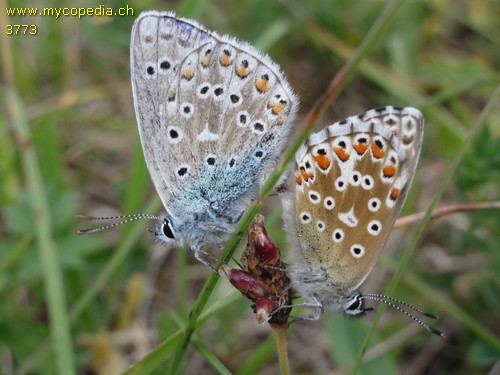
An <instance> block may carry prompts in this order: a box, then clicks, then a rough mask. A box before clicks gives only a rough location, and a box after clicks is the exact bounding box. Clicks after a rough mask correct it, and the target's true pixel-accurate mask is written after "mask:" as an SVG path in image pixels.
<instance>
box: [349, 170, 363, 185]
mask: <svg viewBox="0 0 500 375" xmlns="http://www.w3.org/2000/svg"><path fill="white" fill-rule="evenodd" d="M361 178H362V176H361V173H359V172H358V171H353V172H352V173H351V175H350V176H349V183H350V184H351V185H352V186H359V184H361Z"/></svg>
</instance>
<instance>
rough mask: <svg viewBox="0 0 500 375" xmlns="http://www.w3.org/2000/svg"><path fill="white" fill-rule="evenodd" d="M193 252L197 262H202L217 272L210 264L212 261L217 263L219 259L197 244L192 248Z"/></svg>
mask: <svg viewBox="0 0 500 375" xmlns="http://www.w3.org/2000/svg"><path fill="white" fill-rule="evenodd" d="M191 250H193V251H194V257H195V258H196V260H198V261H200V262H201V263H203V264H204V265H205V266H207V267H210V268H211V269H212V270H213V271H214V272H217V270H216V269H215V267H214V266H212V264H211V263H210V261H213V263H214V264H215V263H217V261H218V259H217V258H216V257H214V256H213V255H212V254H209V253H207V252H206V251H205V250H203V249H202V247H201V244H199V243H197V244H194V245H193V246H192V247H191Z"/></svg>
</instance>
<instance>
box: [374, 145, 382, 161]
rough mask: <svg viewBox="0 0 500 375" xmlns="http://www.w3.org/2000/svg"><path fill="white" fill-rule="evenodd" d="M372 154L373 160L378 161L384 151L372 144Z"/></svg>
mask: <svg viewBox="0 0 500 375" xmlns="http://www.w3.org/2000/svg"><path fill="white" fill-rule="evenodd" d="M372 154H373V156H374V157H375V158H377V159H380V158H381V157H383V156H384V150H382V149H381V148H380V147H379V146H377V145H376V144H375V143H372Z"/></svg>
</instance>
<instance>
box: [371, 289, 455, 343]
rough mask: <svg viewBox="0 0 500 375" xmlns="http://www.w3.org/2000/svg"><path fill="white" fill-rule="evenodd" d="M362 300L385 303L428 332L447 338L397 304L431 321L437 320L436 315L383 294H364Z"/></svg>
mask: <svg viewBox="0 0 500 375" xmlns="http://www.w3.org/2000/svg"><path fill="white" fill-rule="evenodd" d="M361 298H362V299H371V300H374V301H378V302H381V303H385V304H386V305H387V306H390V307H392V308H393V309H395V310H397V311H399V312H401V313H403V314H405V315H406V316H407V317H409V318H410V319H413V320H414V321H415V322H417V323H418V324H420V325H421V326H422V327H424V328H425V329H426V330H427V331H429V332H432V333H434V334H435V335H438V336H440V337H445V336H444V333H443V332H441V331H439V330H437V329H435V328H433V327H431V326H430V325H428V324H427V323H425V322H424V321H422V320H421V319H419V318H418V317H417V316H415V315H414V314H412V313H411V312H409V311H407V310H405V309H403V308H402V307H401V306H398V305H397V304H399V305H402V306H405V307H407V308H408V309H410V310H413V311H415V312H417V313H419V314H421V315H423V316H426V317H427V318H431V319H437V318H438V317H437V316H436V315H434V314H431V313H429V312H425V311H422V310H421V309H419V308H417V307H415V306H412V305H410V304H409V303H406V302H404V301H401V300H399V299H397V298H393V297H389V296H385V295H383V294H373V293H369V294H363V295H362V296H361Z"/></svg>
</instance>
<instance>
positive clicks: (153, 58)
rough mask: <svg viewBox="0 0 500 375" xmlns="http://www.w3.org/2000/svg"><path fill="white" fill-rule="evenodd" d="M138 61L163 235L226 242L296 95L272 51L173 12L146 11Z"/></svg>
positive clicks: (271, 159)
mask: <svg viewBox="0 0 500 375" xmlns="http://www.w3.org/2000/svg"><path fill="white" fill-rule="evenodd" d="M131 70H132V86H133V92H134V104H135V109H136V116H137V120H138V123H139V132H140V136H141V143H142V147H143V151H144V156H145V159H146V164H147V166H148V169H149V172H150V175H151V178H152V180H153V183H154V185H155V188H156V190H157V192H158V194H159V195H160V197H161V200H162V203H163V205H164V207H165V209H166V213H165V214H163V215H162V216H161V220H160V224H159V228H158V230H157V237H158V239H160V240H161V241H163V242H165V243H169V244H172V243H173V244H179V243H185V244H190V245H192V244H203V243H218V242H220V241H222V240H223V239H224V238H225V237H226V236H227V235H228V233H231V232H232V231H233V229H234V227H235V225H236V223H237V222H238V220H239V219H240V218H241V216H242V214H243V212H244V211H245V209H246V208H247V207H248V205H249V203H250V202H251V200H252V199H253V198H254V197H255V195H256V192H257V190H258V188H259V187H260V185H261V184H262V182H263V180H264V179H265V177H266V176H267V175H268V173H269V172H270V170H271V169H272V168H273V167H274V165H275V164H276V163H277V161H278V160H279V157H280V155H281V152H282V150H283V148H284V146H285V142H286V140H287V136H288V134H289V130H290V126H289V122H290V121H291V120H292V119H293V117H294V114H295V111H296V108H297V105H298V100H297V98H296V96H295V95H294V94H293V92H292V90H291V88H290V86H289V85H288V83H287V81H286V79H285V78H284V76H283V74H282V73H281V72H280V70H279V68H278V66H277V65H276V64H275V63H274V62H273V61H272V60H271V59H270V58H269V57H268V56H265V55H263V54H262V53H260V52H259V51H257V50H256V49H255V48H253V47H252V46H250V45H249V44H246V43H243V42H240V41H237V40H236V39H234V38H232V37H229V36H219V35H218V34H217V33H214V32H208V31H206V30H204V29H203V27H202V26H200V25H198V24H197V23H196V22H194V21H191V20H187V19H181V18H176V17H175V15H174V14H173V13H170V12H165V13H161V12H156V11H152V12H145V13H142V14H141V15H140V16H139V17H138V19H137V20H136V22H135V24H134V27H133V30H132V41H131Z"/></svg>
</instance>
